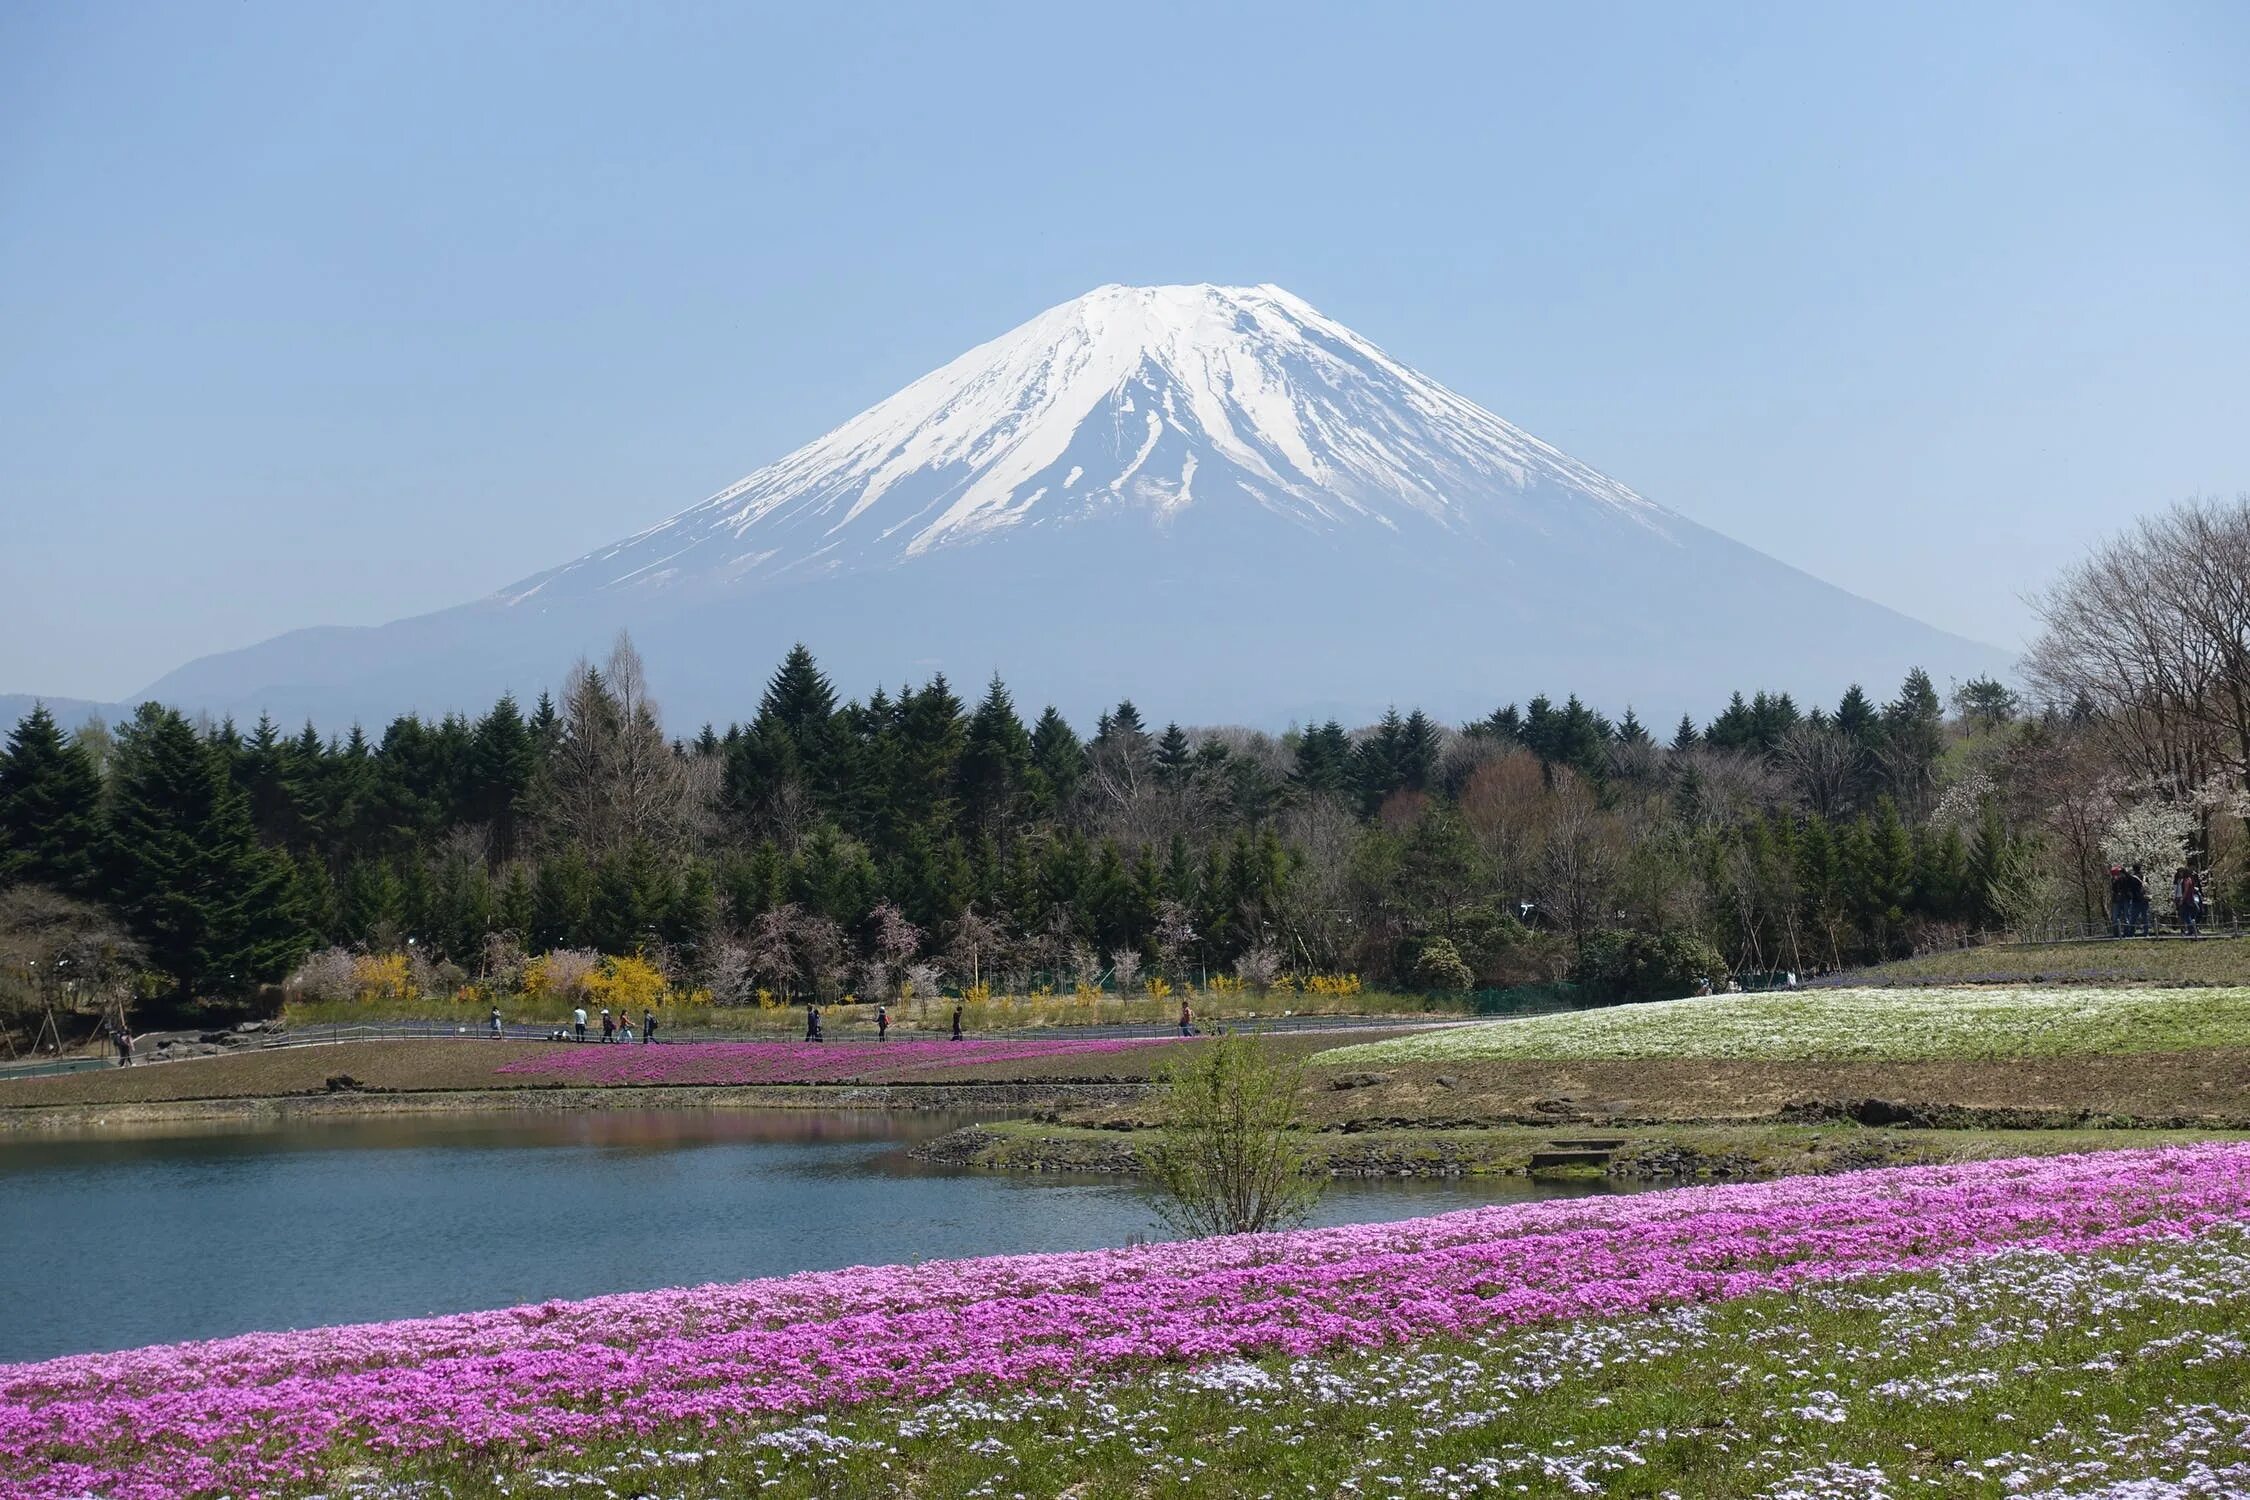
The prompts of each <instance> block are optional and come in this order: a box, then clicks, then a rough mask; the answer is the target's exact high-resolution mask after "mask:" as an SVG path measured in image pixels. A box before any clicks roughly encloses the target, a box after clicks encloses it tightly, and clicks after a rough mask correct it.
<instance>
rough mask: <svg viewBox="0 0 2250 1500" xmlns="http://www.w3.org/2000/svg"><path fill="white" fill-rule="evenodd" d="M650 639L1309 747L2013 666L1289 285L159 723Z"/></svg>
mask: <svg viewBox="0 0 2250 1500" xmlns="http://www.w3.org/2000/svg"><path fill="white" fill-rule="evenodd" d="M620 628H628V629H630V630H631V631H632V632H633V635H634V637H635V639H636V641H637V642H638V643H639V645H640V647H641V650H642V654H643V656H644V657H645V658H646V659H647V662H648V664H649V669H650V675H651V679H652V683H653V685H654V687H655V689H656V693H657V696H658V697H659V698H660V700H661V701H662V702H663V703H664V704H665V707H666V709H667V716H668V718H669V719H670V720H671V721H672V722H673V723H674V724H675V725H692V724H694V723H697V722H700V721H702V720H704V719H713V720H717V721H719V722H722V723H723V722H725V721H726V720H727V719H729V718H741V717H747V715H748V714H749V713H750V712H751V710H752V709H753V708H754V707H755V704H756V701H757V697H758V693H759V690H760V686H761V684H762V681H763V679H764V677H765V675H766V674H767V673H768V672H769V671H770V670H771V668H772V666H773V664H774V663H775V662H776V661H778V660H779V658H780V657H781V655H782V654H783V653H784V652H785V651H786V650H787V649H788V647H789V646H790V644H791V643H792V642H795V641H799V640H802V641H804V642H805V643H806V644H807V645H809V646H810V647H811V648H812V650H813V652H814V654H815V655H816V656H817V657H818V658H819V659H820V661H821V663H822V664H823V666H825V667H826V668H827V669H828V670H829V671H830V672H831V673H832V674H833V675H834V676H835V677H836V678H837V679H838V681H839V683H840V685H841V686H842V687H843V688H844V689H845V690H847V691H849V692H853V693H864V692H867V691H869V690H872V689H873V688H874V687H875V686H877V685H878V684H879V683H880V684H889V685H893V686H895V685H896V684H897V683H899V682H901V681H904V680H907V679H909V678H920V677H924V676H927V675H928V674H929V673H931V672H933V671H938V670H942V671H944V672H945V673H947V674H948V675H949V676H950V677H951V678H952V679H953V680H954V682H955V683H956V685H957V686H958V687H960V688H961V689H963V690H964V691H973V690H974V689H975V688H976V687H977V686H978V685H979V684H981V682H982V681H983V679H984V678H986V677H988V676H989V675H991V674H992V673H994V672H998V673H1000V674H1001V675H1002V676H1003V677H1005V678H1006V679H1007V681H1008V682H1009V684H1010V686H1011V687H1012V688H1013V689H1014V690H1015V692H1016V694H1017V696H1018V698H1019V700H1021V701H1023V702H1025V703H1026V704H1029V705H1036V704H1040V703H1045V702H1053V703H1055V704H1057V705H1058V706H1059V707H1061V708H1062V709H1063V710H1064V711H1065V713H1067V714H1070V715H1071V716H1073V717H1074V718H1079V719H1082V720H1083V719H1088V718H1090V717H1091V716H1092V715H1093V714H1094V713H1095V712H1096V711H1097V710H1098V709H1100V708H1101V707H1103V706H1106V705H1108V704H1113V703H1115V702H1116V701H1117V700H1119V699H1120V698H1123V697H1127V696H1130V697H1133V698H1135V699H1137V700H1139V701H1140V702H1141V703H1143V704H1144V705H1145V706H1146V708H1147V709H1148V710H1149V711H1150V712H1152V713H1154V714H1156V715H1158V716H1160V717H1165V718H1177V719H1180V720H1182V721H1183V722H1201V723H1213V722H1245V723H1255V724H1265V725H1269V726H1274V727H1278V726H1279V725H1281V724H1284V723H1287V722H1289V721H1291V720H1293V719H1294V720H1303V719H1307V718H1309V717H1314V716H1318V717H1323V718H1325V717H1327V716H1330V715H1336V716H1340V717H1343V718H1345V719H1347V720H1359V719H1364V718H1367V717H1371V716H1373V715H1374V714H1377V713H1380V712H1381V711H1382V709H1383V708H1384V707H1385V706H1386V705H1388V704H1392V703H1397V704H1399V705H1401V706H1404V705H1408V704H1419V705H1421V706H1423V707H1425V708H1428V709H1430V710H1432V711H1434V712H1437V713H1439V714H1441V715H1447V716H1456V717H1458V716H1464V715H1469V714H1477V713H1482V712H1485V711H1487V710H1489V709H1490V708H1492V707H1493V706H1494V705H1496V704H1498V703H1500V702H1503V701H1507V700H1511V699H1523V698H1527V697H1529V696H1531V695H1533V694H1536V693H1539V692H1548V693H1552V694H1554V695H1556V696H1560V695H1561V694H1563V693H1566V692H1576V693H1579V694H1580V695H1582V696H1583V697H1585V698H1586V699H1587V700H1588V701H1589V702H1592V703H1596V704H1598V705H1601V706H1603V707H1606V708H1608V709H1609V710H1610V711H1612V712H1617V711H1620V710H1622V709H1623V708H1624V707H1625V706H1626V705H1627V704H1628V703H1630V704H1633V705H1636V706H1638V707H1639V709H1640V711H1641V713H1642V715H1643V717H1644V718H1651V719H1653V717H1654V716H1655V715H1656V714H1658V713H1661V714H1663V715H1665V716H1666V717H1669V716H1671V715H1672V714H1676V713H1677V712H1679V711H1680V710H1682V709H1692V710H1694V711H1696V712H1697V713H1698V714H1707V713H1709V712H1711V711H1713V710H1715V708H1716V707H1717V706H1718V705H1719V704H1720V703H1721V702H1723V701H1724V698H1725V695H1726V694H1727V693H1728V692H1729V691H1731V690H1733V689H1736V688H1742V689H1745V690H1747V689H1751V688H1756V687H1770V688H1778V689H1789V690H1792V691H1795V692H1797V693H1799V694H1800V695H1807V696H1809V697H1811V698H1814V699H1818V700H1820V701H1826V700H1828V699H1832V698H1834V697H1835V696H1836V695H1837V694H1838V693H1839V692H1840V691H1841V690H1842V689H1843V688H1844V686H1846V685H1847V684H1848V683H1850V682H1852V681H1862V682H1865V683H1866V684H1867V685H1868V686H1869V687H1871V688H1878V689H1887V688H1888V687H1889V686H1890V685H1892V684H1894V683H1895V682H1897V680H1898V679H1899V678H1900V676H1902V675H1903V674H1904V672H1905V671H1906V669H1907V668H1909V667H1910V666H1914V665H1917V664H1918V665H1922V666H1924V667H1927V668H1928V669H1929V670H1930V671H1931V672H1932V674H1933V676H1935V677H1936V678H1937V680H1938V681H1940V682H1943V681H1944V680H1945V678H1946V676H1947V675H1948V673H1953V674H1957V675H1968V674H1969V673H1972V672H1978V671H1989V670H1996V669H2000V668H2002V667H2004V665H2005V663H2004V661H2003V660H2002V658H2001V655H2000V653H1999V652H1997V651H1995V650H1993V649H1992V648H1990V647H1986V646H1981V645H1978V644H1976V643H1974V642H1971V641H1967V640H1963V639H1961V638H1959V637H1955V636H1951V635H1947V634H1944V633H1942V632H1940V631H1938V630H1935V629H1933V628H1931V627H1929V626H1926V625H1923V624H1920V623H1918V622H1916V621H1914V620H1911V619H1908V618H1907V617H1905V616H1903V615H1900V614H1898V613H1895V612H1894V611H1891V610H1889V609H1886V608H1883V607H1882V606H1880V605H1877V604H1873V603H1871V602H1869V601H1867V600H1865V599H1861V598H1858V597H1855V596H1853V595H1851V594H1848V593H1846V592H1844V591H1843V590H1841V589H1837V588H1834V587H1832V586H1830V585H1828V584H1825V583H1822V582H1820V581H1819V580H1817V579H1814V578H1812V577H1810V576H1809V575H1807V574H1804V573H1801V572H1799V571H1797V570H1795V569H1793V568H1790V567H1788V566H1786V565H1785V564H1782V563H1780V562H1777V561H1775V560H1774V559H1772V558H1769V557H1766V556H1765V555H1763V554H1761V553H1759V552H1756V551H1754V550H1752V549H1751V548H1749V547H1746V546H1743V545H1741V544H1740V543H1738V542H1735V541H1732V540H1729V539H1728V538H1726V537H1724V536H1721V535H1719V534H1718V533H1716V532H1713V531H1710V530H1707V529H1706V528H1704V527H1702V526H1699V525H1697V524H1695V523H1694V522H1692V521H1689V520H1687V519H1686V518H1685V517H1683V516H1680V515H1678V514H1676V513H1674V512H1672V511H1670V510H1667V509H1665V508H1664V507H1663V506H1661V505H1658V504H1656V503H1655V502H1653V501H1650V500H1647V499H1644V498H1643V497H1642V496H1640V495H1638V494H1635V493H1634V492H1633V491H1632V490H1630V489H1628V488H1626V487H1625V486H1624V485H1622V484H1619V483H1618V482H1616V481H1615V480H1612V479H1609V478H1607V477H1605V476H1603V475H1602V474H1599V473H1597V472H1595V471H1594V470H1593V469H1591V468H1589V467H1587V466H1586V465H1585V464H1582V463H1580V462H1578V461H1577V460H1576V459H1573V458H1571V457H1570V456H1568V455H1567V454H1564V453H1562V452H1559V451H1558V450H1556V449H1555V448H1553V447H1550V446H1549V445H1548V444H1546V443H1543V442H1541V441H1540V440H1539V439H1537V438H1535V437H1533V436H1531V435H1530V434H1529V433H1526V432H1524V431H1522V430H1521V429H1520V428H1517V427H1514V426H1512V425H1510V424H1509V423H1507V422H1505V421H1503V420H1501V419H1500V418H1499V417H1497V416H1494V415H1493V414H1492V413H1491V412H1488V411H1486V410H1485V409H1484V408H1483V407H1481V406H1478V405H1477V404H1476V403H1475V402H1473V401H1470V400H1468V399H1466V398H1465V397H1462V396H1460V395H1457V394H1455V393H1454V392H1452V391H1450V390H1448V389H1447V388H1446V387H1444V386H1442V385H1440V384H1438V383H1437V382H1436V381H1434V380H1432V379H1430V378H1429V377H1428V376H1426V375H1423V374H1421V373H1419V372H1417V371H1415V370H1413V369H1411V368H1409V367H1408V366H1406V365H1405V364H1402V363H1400V362H1399V361H1398V360H1397V359H1395V358H1393V357H1392V356H1391V355H1389V354H1387V353H1385V352H1384V351H1383V350H1381V349H1379V348H1377V347H1376V346H1375V345H1374V344H1372V343H1370V342H1369V341H1368V340H1366V339H1364V338H1362V337H1361V336H1360V335H1359V334H1357V333H1355V332H1353V331H1352V330H1351V329H1349V328H1347V327H1345V326H1343V325H1342V324H1340V323H1338V322H1336V321H1334V320H1333V319H1331V318H1328V317H1326V316H1324V315H1322V314H1321V313H1320V312H1318V311H1317V310H1315V309H1314V308H1312V307H1311V306H1309V305H1307V304H1306V303H1305V302H1303V301H1301V300H1300V299H1298V298H1296V297H1294V296H1292V295H1290V294H1289V293H1288V292H1286V291H1283V290H1282V289H1281V288H1279V287H1275V286H1258V287H1218V286H1163V287H1125V286H1105V287H1101V288H1099V289H1097V290H1095V291H1093V292H1089V293H1088V294H1086V295H1085V296H1083V297H1080V298H1078V299H1077V300H1076V301H1073V302H1068V303H1065V304H1063V305H1062V306H1059V307H1055V308H1052V309H1050V310H1048V311H1046V312H1044V313H1041V314H1040V315H1039V316H1037V317H1035V318H1033V319H1032V320H1031V321H1029V322H1027V323H1025V324H1023V325H1022V326H1021V327H1018V328H1016V329H1014V330H1013V331H1011V332H1009V333H1007V334H1004V335H1002V336H1001V337H1000V338H998V339H995V340H993V341H992V342H990V343H987V344H982V345H979V346H978V347H976V348H974V349H971V350H970V351H969V352H968V353H966V354H964V355H962V356H961V357H960V358H958V359H956V360H954V361H953V362H952V363H950V364H948V365H945V366H944V367H942V368H940V369H938V370H935V371H932V372H931V373H930V374H928V375H925V376H923V377H922V378H921V379H920V380H917V381H915V382H914V383H913V384H911V385H909V386H907V387H906V388H905V389H904V390H901V391H899V392H898V393H897V394H896V395H893V396H891V397H889V398H888V399H886V400H884V401H882V402H880V403H878V404H877V405H875V406H873V407H870V408H869V409H868V410H866V411H865V412H862V413H861V414H860V415H859V416H857V417H854V418H852V419H851V420H850V421H848V422H846V423H845V424H844V425H843V426H841V427H838V428H837V429H835V430H834V431H833V432H830V433H829V434H827V435H826V436H825V437H822V438H819V439H817V440H816V441H814V442H812V443H809V444H807V445H806V446H805V447H803V448H800V449H798V450H797V451H796V452H794V453H791V454H789V455H788V456H786V457H784V458H782V459H780V460H778V461H777V462H774V463H771V464H769V465H767V466H766V467H764V468H762V469H759V470H757V471H756V472H755V473H753V474H751V475H750V476H749V477H747V478H745V479H743V480H742V481H740V482H739V483H737V484H734V485H731V486H729V487H728V488H726V489H724V490H721V491H720V492H719V493H718V494H716V495H713V496H711V497H710V498H709V499H707V500H705V501H703V502H701V503H700V504H697V505H694V506H691V507H689V508H688V509H686V510H683V511H681V512H679V513H678V514H677V515H674V516H673V517H671V518H670V519H669V520H666V521H663V522H661V523H660V524H658V525H655V526H652V527H650V528H649V529H647V530H645V531H642V532H639V533H637V534H635V535H633V536H630V537H628V538H626V539H625V540H623V541H620V542H618V543H616V544H614V545H612V546H608V547H604V548H602V549H600V550H599V551H596V552H593V553H589V554H588V555H586V556H584V557H581V558H578V559H577V560H575V561H573V562H568V563H565V564H564V565H562V566H561V567H557V568H551V569H549V570H548V571H546V572H543V573H536V574H533V575H532V576H530V577H528V578H525V579H523V580H522V581H521V582H519V583H516V584H513V585H510V586H509V587H507V588H504V589H502V590H500V591H499V592H498V593H497V594H495V595H493V596H491V597H490V598H487V599H483V600H479V601H476V602H474V603H470V604H466V605H463V606H460V607H458V608H455V609H449V610H444V611H441V612H438V613H436V614H430V615H423V616H418V617H415V618H412V619H407V620H401V621H398V622H395V623H393V624H390V625H385V626H380V627H374V628H364V629H360V628H353V629H344V628H324V629H312V630H301V631H295V632H291V633H290V634H287V635H283V636H280V637H277V638H275V639H274V640H271V641H267V642H265V643H264V644H262V645H258V646H253V647H250V648H248V649H246V650H241V651H234V652H228V653H225V654H221V655H217V656H210V657H205V658H203V659H201V660H199V661H196V662H192V663H190V664H189V665H187V666H185V667H182V668H180V669H179V670H178V671H175V672H173V673H171V674H170V675H168V676H166V677H164V678H163V679H161V680H160V681H158V682H156V683H154V684H153V685H151V686H150V688H149V689H148V691H147V692H146V693H145V694H143V695H142V696H143V697H153V698H158V699H162V700H163V701H166V702H169V703H174V704H180V705H183V706H187V707H191V708H202V709H206V710H209V711H211V712H214V713H216V712H231V713H234V714H236V715H237V716H244V717H248V716H255V715H256V714H257V713H259V712H261V711H266V712H272V713H273V714H274V715H275V717H276V718H278V719H281V720H282V721H283V722H285V723H286V722H291V721H294V720H296V719H298V718H302V717H307V716H309V717H311V718H313V719H315V720H316V721H319V722H321V723H322V724H324V725H328V726H331V727H333V726H337V725H340V724H342V723H346V722H349V721H351V720H353V719H363V720H369V721H373V720H375V719H379V718H381V717H384V716H387V715H389V714H391V713H393V712H397V711H400V710H404V709H408V708H415V709H420V710H422V711H424V712H425V713H435V712H443V711H448V710H452V709H461V710H464V711H468V712H478V711H481V710H482V709H483V708H484V707H486V706H488V705H489V704H490V702H491V700H492V699H493V698H495V697H496V696H497V695H498V694H499V693H500V691H501V690H502V689H508V688H512V689H513V690H514V691H515V692H516V693H517V694H518V696H519V697H529V696H533V695H535V694H536V693H537V692H538V691H539V690H540V689H541V688H543V687H547V686H551V685H552V684H554V683H556V682H557V681H558V680H559V678H560V677H561V675H562V671H563V669H564V668H565V667H566V666H567V664H568V663H569V661H570V660H571V659H573V658H574V657H576V656H578V655H581V654H588V655H595V656H598V655H599V654H600V653H601V652H602V651H603V650H604V649H606V646H607V644H608V641H609V639H610V638H611V637H612V636H613V635H614V633H615V632H616V631H617V630H618V629H620Z"/></svg>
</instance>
